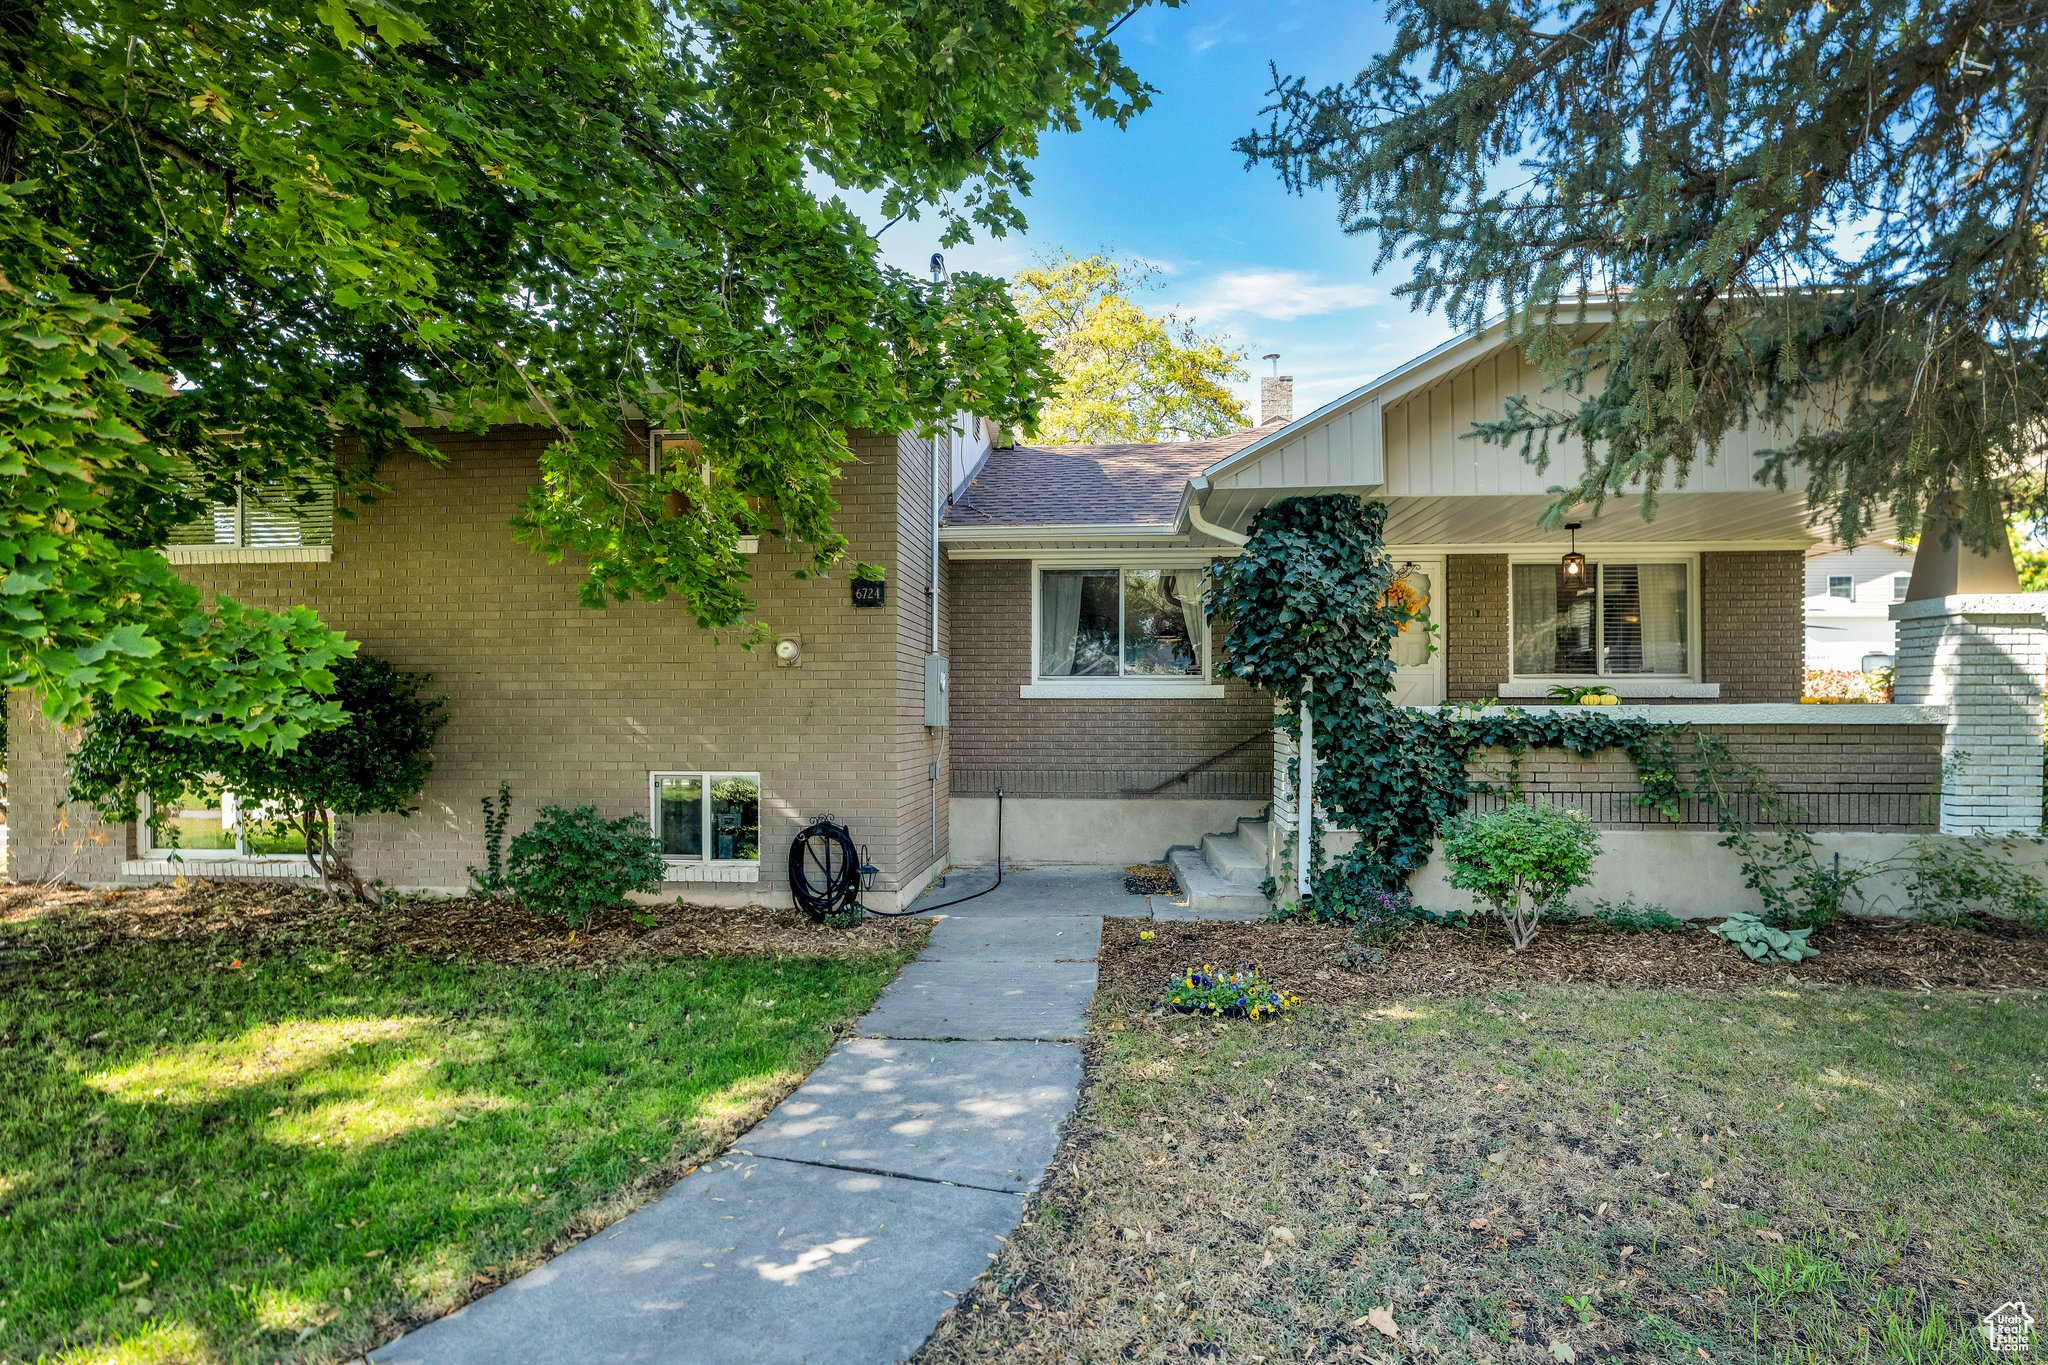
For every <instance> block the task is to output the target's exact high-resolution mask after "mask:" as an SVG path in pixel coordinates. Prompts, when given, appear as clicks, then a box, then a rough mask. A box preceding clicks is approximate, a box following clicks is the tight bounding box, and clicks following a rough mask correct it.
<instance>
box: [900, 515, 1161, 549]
mask: <svg viewBox="0 0 2048 1365" xmlns="http://www.w3.org/2000/svg"><path fill="white" fill-rule="evenodd" d="M1179 534H1180V529H1179V527H1178V525H1177V524H1176V523H1175V522H1171V521H1075V522H1062V523H1059V524H1056V525H1047V524H1034V525H1028V526H1005V525H988V526H941V527H940V528H939V541H940V543H941V544H949V543H950V544H966V545H971V544H973V543H975V542H976V541H983V540H1085V539H1089V538H1092V537H1101V538H1104V539H1109V538H1116V539H1121V540H1132V539H1144V538H1148V537H1153V536H1157V537H1159V538H1161V539H1165V538H1168V537H1171V536H1176V535H1179Z"/></svg>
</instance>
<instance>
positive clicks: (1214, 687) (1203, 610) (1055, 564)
mask: <svg viewBox="0 0 2048 1365" xmlns="http://www.w3.org/2000/svg"><path fill="white" fill-rule="evenodd" d="M1209 559H1210V556H1208V555H1202V556H1201V557H1199V558H1196V557H1192V556H1189V557H1179V556H1158V555H1144V556H1135V557H1132V558H1128V559H1127V558H1123V557H1121V556H1116V555H1104V554H1102V553H1101V552H1099V551H1098V552H1095V553H1092V554H1087V555H1082V556H1065V555H1059V556H1045V557H1043V558H1037V559H1033V560H1032V561H1031V645H1030V650H1031V654H1030V657H1031V677H1030V681H1028V682H1026V683H1025V684H1024V685H1023V686H1021V687H1019V688H1018V689H1017V695H1018V696H1020V697H1023V698H1026V699H1028V700H1051V699H1061V698H1065V699H1075V698H1091V697H1093V698H1111V697H1113V698H1121V699H1123V700H1126V701H1131V700H1148V699H1150V700H1169V699H1170V700H1175V701H1188V700H1204V699H1213V698H1218V697H1221V696H1222V695H1223V685H1222V684H1221V683H1218V682H1216V681H1215V678H1214V674H1213V669H1214V663H1215V661H1214V660H1213V659H1212V658H1211V657H1210V653H1211V651H1210V648H1209V604H1208V594H1207V589H1206V588H1205V589H1204V591H1203V595H1202V597H1201V598H1200V599H1198V600H1197V602H1196V612H1197V614H1199V616H1200V617H1201V622H1200V624H1199V626H1198V627H1197V628H1196V629H1195V630H1194V636H1195V641H1196V646H1197V653H1198V655H1199V656H1200V658H1201V663H1202V671H1201V674H1200V675H1199V676H1192V675H1191V676H1188V677H1179V678H1175V677H1161V676H1159V675H1157V674H1141V675H1131V676H1125V675H1123V674H1121V673H1119V675H1118V676H1116V677H1114V678H1101V677H1096V678H1046V677H1041V676H1040V675H1039V671H1038V670H1039V649H1040V645H1041V642H1042V640H1043V635H1042V633H1041V631H1040V629H1039V610H1040V599H1041V598H1042V596H1043V585H1044V582H1045V573H1046V570H1048V569H1064V570H1069V571H1071V570H1076V569H1080V570H1090V569H1092V570H1094V571H1096V572H1098V573H1109V572H1111V571H1114V572H1115V573H1116V575H1117V639H1118V641H1119V648H1118V656H1117V667H1118V668H1119V669H1121V668H1122V667H1123V656H1122V648H1121V641H1122V639H1123V610H1124V593H1123V576H1124V574H1126V573H1133V572H1136V573H1142V572H1145V571H1147V570H1156V571H1158V572H1161V573H1176V574H1181V573H1200V572H1202V571H1203V570H1204V569H1205V568H1206V567H1207V566H1208V563H1209Z"/></svg>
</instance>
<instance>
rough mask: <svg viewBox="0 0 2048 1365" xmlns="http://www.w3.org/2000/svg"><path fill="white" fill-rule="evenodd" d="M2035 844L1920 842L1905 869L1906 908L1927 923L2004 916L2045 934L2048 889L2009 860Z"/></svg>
mask: <svg viewBox="0 0 2048 1365" xmlns="http://www.w3.org/2000/svg"><path fill="white" fill-rule="evenodd" d="M2039 842H2040V841H2039V840H2038V839H2032V838H2025V837H2022V836H2009V837H2006V838H2002V839H1982V840H1973V841H1972V842H1971V843H1969V844H1967V845H1965V844H1961V843H1958V842H1957V841H1955V840H1952V839H1943V838H1932V839H1922V840H1920V841H1919V842H1917V843H1916V844H1914V846H1913V848H1912V850H1911V852H1910V853H1909V855H1908V859H1907V866H1906V895H1907V899H1908V901H1909V906H1908V908H1909V909H1910V911H1911V912H1912V914H1913V915H1915V916H1916V917H1917V918H1919V919H1922V920H1925V921H1927V922H1928V923H1930V924H1962V923H1965V922H1966V921H1968V920H1969V919H1970V917H1971V916H1972V915H1979V914H1982V915H2003V916H2007V917H2009V918H2012V919H2016V920H2018V921H2019V922H2020V923H2022V924H2025V925H2027V926H2029V927H2030V928H2033V929H2035V930H2037V931H2040V932H2048V884H2044V883H2043V881H2042V879H2041V878H2040V876H2039V875H2038V874H2036V873H2033V872H2029V871H2028V870H2026V869H2025V868H2023V867H2020V866H2018V865H2017V864H2016V863H2015V862H2014V861H2013V855H2014V854H2015V853H2016V852H2018V850H2019V848H2020V847H2021V846H2022V845H2025V846H2028V847H2033V846H2036V845H2038V844H2039Z"/></svg>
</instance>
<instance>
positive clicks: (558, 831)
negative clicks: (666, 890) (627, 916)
mask: <svg viewBox="0 0 2048 1365" xmlns="http://www.w3.org/2000/svg"><path fill="white" fill-rule="evenodd" d="M662 871H663V867H662V860H661V844H660V843H659V841H657V840H656V839H655V838H654V836H653V835H652V834H649V833H648V832H647V821H646V820H645V819H643V818H642V817H640V816H637V815H622V816H620V817H619V818H618V819H616V820H607V819H605V818H604V817H603V816H602V815H599V814H598V813H597V807H595V806H578V807H576V808H575V809H574V810H564V809H562V807H560V806H543V807H541V811H540V818H539V819H537V820H535V821H534V822H533V827H532V828H531V829H529V830H527V831H526V832H525V833H524V834H520V835H518V836H516V837H515V838H514V839H513V840H512V852H511V856H510V857H509V858H508V859H507V860H506V864H505V880H506V881H507V882H508V883H509V884H510V885H511V887H512V893H513V894H514V895H515V896H517V897H518V898H519V903H520V904H521V905H523V906H525V907H526V908H527V909H528V910H531V911H533V912H534V913H535V914H540V915H558V916H561V917H563V918H565V919H567V920H568V921H569V927H570V928H571V929H574V928H575V927H576V926H577V925H579V924H581V923H582V922H583V921H584V919H585V918H586V917H587V916H588V915H589V914H590V913H591V912H592V911H593V910H606V909H609V908H611V907H612V906H614V905H618V904H620V903H621V902H623V901H624V900H625V899H626V893H627V892H629V891H651V890H653V889H654V888H655V887H657V886H659V885H661V876H662Z"/></svg>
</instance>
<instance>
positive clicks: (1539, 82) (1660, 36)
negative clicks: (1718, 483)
mask: <svg viewBox="0 0 2048 1365" xmlns="http://www.w3.org/2000/svg"><path fill="white" fill-rule="evenodd" d="M1390 8H1391V15H1392V19H1393V24H1394V29H1395V37H1394V41H1393V43H1392V45H1391V46H1390V47H1389V49H1388V50H1387V51H1386V52H1385V53H1383V54H1381V55H1380V56H1378V57H1376V58H1375V59H1374V60H1373V61H1372V62H1371V64H1370V65H1368V66H1366V67H1365V69H1364V70H1363V71H1361V72H1360V73H1359V75H1358V76H1357V78H1356V79H1355V80H1353V81H1351V82H1347V83H1345V84H1342V85H1332V86H1327V87H1324V88H1321V89H1312V88H1310V87H1309V86H1308V85H1307V84H1306V83H1305V82H1303V81H1302V80H1300V79H1299V78H1293V79H1282V78H1277V77H1276V88H1277V98H1276V102H1275V105H1274V107H1273V109H1272V111H1271V112H1272V114H1273V119H1272V122H1271V125H1270V127H1269V128H1268V129H1267V130H1266V131H1264V132H1260V133H1254V134H1252V135H1250V136H1247V137H1246V138H1244V139H1242V140H1241V142H1240V143H1239V146H1240V148H1241V150H1243V151H1244V152H1246V153H1247V155H1248V156H1249V157H1251V158H1252V159H1254V160H1259V161H1266V162H1270V163H1271V164H1273V165H1274V166H1276V167H1277V168H1278V169H1279V171H1280V173H1281V174H1282V176H1283V177H1284V179H1285V180H1286V181H1287V183H1288V184H1290V185H1292V186H1294V187H1297V188H1301V187H1305V186H1310V185H1315V186H1327V187H1329V188H1332V189H1334V190H1336V191H1337V193H1338V195H1339V196H1340V203H1341V213H1342V218H1343V222H1344V224H1345V226H1346V228H1347V229H1349V230H1351V231H1354V232H1363V233H1372V234H1376V235H1377V236H1378V238H1379V240H1380V243H1381V253H1382V263H1383V264H1384V263H1385V262H1387V261H1390V260H1393V259H1396V258H1400V259H1405V260H1408V261H1411V262H1412V263H1413V269H1414V277H1413V279H1412V281H1411V282H1410V283H1409V284H1407V285H1406V286H1404V292H1405V293H1406V294H1407V295H1408V296H1409V297H1410V298H1411V299H1412V300H1413V301H1414V303H1415V304H1416V305H1417V306H1418V307H1437V306H1442V307H1444V308H1446V309H1447V310H1448V311H1449V313H1450V316H1451V317H1452V319H1453V320H1454V321H1456V322H1458V323H1460V324H1462V325H1467V326H1475V325H1477V324H1478V323H1479V322H1480V321H1481V320H1482V319H1483V318H1485V317H1486V316H1487V315H1488V314H1489V313H1490V312H1491V311H1492V310H1494V309H1496V308H1500V307H1503V306H1504V307H1506V308H1507V309H1508V310H1510V316H1511V320H1512V325H1513V326H1514V327H1516V328H1517V329H1518V330H1520V331H1521V333H1522V334H1523V336H1524V340H1525V346H1526V348H1527V349H1528V350H1529V352H1530V353H1531V354H1532V356H1533V357H1534V358H1536V359H1538V360H1540V361H1542V362H1543V363H1544V364H1545V365H1546V366H1547V367H1548V368H1549V370H1550V371H1551V373H1552V374H1553V375H1554V376H1555V377H1557V378H1558V379H1559V380H1560V381H1562V384H1561V385H1560V388H1559V390H1558V392H1556V393H1553V394H1552V395H1550V396H1548V397H1543V396H1525V398H1524V399H1523V400H1522V401H1519V402H1517V403H1515V404H1514V405H1513V406H1512V407H1511V409H1510V411H1509V414H1508V417H1507V420H1506V421H1504V422H1502V423H1500V424H1499V425H1497V426H1494V427H1491V428H1488V429H1487V431H1486V434H1487V435H1489V436H1491V437H1493V438H1495V439H1498V440H1502V441H1516V442H1521V443H1523V445H1524V449H1525V450H1527V451H1528V452H1529V453H1530V454H1532V455H1533V456H1535V457H1536V458H1538V459H1541V458H1542V457H1543V455H1544V453H1545V452H1546V451H1547V450H1548V448H1549V446H1550V443H1551V442H1552V441H1553V439H1555V438H1558V437H1563V436H1571V437H1578V438H1582V439H1583V440H1584V441H1585V442H1586V449H1587V452H1588V458H1587V461H1586V464H1585V466H1584V468H1583V469H1581V470H1579V471H1576V474H1575V477H1573V480H1572V482H1571V483H1570V484H1569V485H1568V486H1567V487H1566V488H1564V489H1563V490H1562V492H1561V497H1560V502H1559V506H1558V508H1555V509H1553V515H1554V516H1558V515H1561V512H1562V508H1563V506H1564V505H1566V504H1569V503H1571V502H1573V501H1578V500H1586V501H1590V502H1592V503H1595V504H1597V503H1598V502H1599V501H1600V500H1601V499H1602V498H1603V497H1606V496H1609V495H1612V494H1615V493H1618V492H1620V491H1622V490H1624V489H1627V488H1630V487H1631V486H1633V485H1635V484H1636V483H1637V482H1638V481H1640V482H1641V483H1642V485H1643V486H1645V487H1646V488H1648V489H1649V490H1651V491H1652V492H1654V491H1655V490H1657V489H1658V488H1660V487H1669V486H1670V485H1671V484H1672V483H1673V482H1674V481H1675V480H1676V479H1677V478H1679V477H1680V476H1682V475H1683V474H1684V472H1685V471H1686V470H1687V469H1688V468H1689V467H1690V466H1691V464H1692V462H1693V461H1694V460H1695V459H1696V458H1697V457H1698V454H1699V452H1701V451H1702V450H1709V449H1712V448H1713V447H1714V445H1715V444H1716V443H1717V442H1718V441H1719V440H1720V439H1721V438H1722V437H1723V436H1724V435H1725V434H1726V433H1727V432H1729V431H1730V430H1731V429H1734V428H1737V427H1739V426H1740V425H1742V424H1743V423H1745V422H1751V421H1756V420H1758V419H1760V418H1761V419H1772V418H1777V417H1781V416H1785V415H1788V414H1791V413H1795V412H1797V411H1799V410H1800V409H1801V408H1803V407H1804V406H1805V405H1807V404H1816V405H1818V407H1819V409H1820V412H1819V416H1820V418H1821V419H1822V420H1821V421H1819V422H1817V423H1814V424H1811V425H1809V427H1808V429H1807V430H1806V431H1805V432H1804V433H1803V434H1801V435H1798V436H1797V437H1796V439H1794V438H1787V439H1786V440H1784V441H1782V442H1780V443H1779V448H1778V449H1777V451H1776V452H1775V456H1774V458H1773V460H1772V462H1771V468H1770V473H1771V475H1772V477H1774V478H1776V479H1778V480H1790V481H1792V482H1794V483H1798V484H1803V485H1804V486H1805V488H1806V490H1807V492H1808V494H1809V497H1810V500H1811V505H1812V506H1813V508H1814V509H1815V511H1816V514H1817V515H1819V516H1820V517H1822V519H1823V520H1825V521H1826V522H1827V523H1828V525H1829V527H1830V529H1831V530H1832V531H1833V533H1834V534H1835V535H1836V536H1837V537H1839V538H1840V539H1842V540H1843V541H1845V542H1848V543H1854V542H1855V541H1856V540H1857V539H1859V538H1860V537H1861V536H1863V535H1864V534H1865V533H1866V532H1867V531H1868V530H1869V529H1870V528H1871V527H1872V526H1873V524H1874V522H1876V521H1878V520H1879V519H1881V518H1883V517H1885V516H1886V515H1889V516H1891V517H1893V518H1895V519H1896V521H1897V523H1898V524H1899V526H1900V527H1901V528H1902V529H1904V530H1905V531H1908V532H1910V531H1912V530H1913V529H1914V527H1915V525H1916V523H1917V521H1918V519H1919V517H1920V515H1921V513H1922V512H1923V511H1924V510H1925V509H1926V508H1927V507H1928V505H1929V504H1930V502H1933V501H1936V500H1946V499H1948V498H1950V497H1953V498H1954V499H1956V501H1957V503H1958V505H1959V508H1960V511H1961V514H1962V519H1963V520H1964V523H1965V529H1966V531H1967V533H1968V536H1969V538H1970V539H1971V540H1972V541H1973V542H1974V543H1976V544H1978V545H1981V546H1984V547H1986V548H1989V547H1990V546H1992V545H1995V544H1997V543H1999V542H2000V541H2002V539H2003V537H2004V535H2005V529H2004V523H2003V518H2002V516H2001V512H2000V506H1999V499H2000V495H2001V494H2004V495H2006V496H2008V497H2011V498H2013V499H2014V500H2015V501H2016V503H2017V506H2016V508H2015V510H2018V511H2021V512H2024V513H2028V514H2030V515H2031V516H2032V517H2034V518H2038V517H2039V515H2040V513H2041V511H2042V510H2043V490H2042V483H2041V479H2040V477H2039V473H2040V467H2041V459H2042V439H2041V437H2042V415H2043V411H2044V406H2048V349H2044V348H2048V330H2044V325H2043V324H2044V322H2048V316H2044V304H2048V269H2044V267H2048V222H2044V220H2048V173H2044V164H2048V81H2044V80H2043V75H2044V71H2048V11H2044V10H2042V9H2041V8H2040V7H2039V6H2032V5H2026V4H2021V3H2016V0H1848V3H1844V4H1832V5H1815V4H1810V3H1806V0H1742V2H1741V3H1736V2H1735V0H1672V2H1671V3H1656V4H1653V3H1650V2H1649V0H1567V2H1566V3H1557V2H1556V0H1538V2H1537V3H1530V2H1529V0H1392V3H1391V6H1390ZM1613 291H1619V296H1618V298H1617V297H1615V293H1614V292H1613ZM1610 299H1612V300H1613V309H1612V322H1611V325H1605V326H1602V327H1600V328H1599V329H1597V330H1592V329H1589V328H1586V327H1583V326H1580V325H1579V324H1580V323H1581V321H1582V317H1581V313H1582V308H1583V307H1584V305H1585V304H1586V303H1587V301H1589V300H1590V301H1592V302H1595V303H1605V302H1606V301H1608V300H1610ZM1589 320H1590V321H1593V322H1596V323H1599V322H1604V320H1605V310H1604V309H1603V310H1594V313H1593V316H1592V317H1591V318H1590V319H1589Z"/></svg>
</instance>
